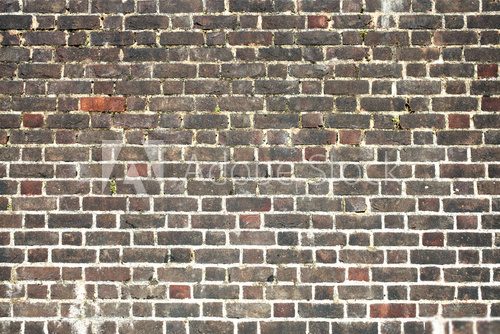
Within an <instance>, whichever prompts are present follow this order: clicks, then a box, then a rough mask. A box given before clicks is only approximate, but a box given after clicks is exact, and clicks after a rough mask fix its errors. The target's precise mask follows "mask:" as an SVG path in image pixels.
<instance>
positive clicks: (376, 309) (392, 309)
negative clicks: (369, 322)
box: [370, 304, 416, 318]
mask: <svg viewBox="0 0 500 334" xmlns="http://www.w3.org/2000/svg"><path fill="white" fill-rule="evenodd" d="M415 316H416V305H415V304H373V305H370V317H372V318H414V317H415Z"/></svg>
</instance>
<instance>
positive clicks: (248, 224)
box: [240, 215, 260, 228]
mask: <svg viewBox="0 0 500 334" xmlns="http://www.w3.org/2000/svg"><path fill="white" fill-rule="evenodd" d="M240 227H241V228H259V227H260V216H259V215H241V216H240Z"/></svg>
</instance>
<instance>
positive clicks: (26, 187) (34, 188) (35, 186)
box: [21, 181, 42, 195]
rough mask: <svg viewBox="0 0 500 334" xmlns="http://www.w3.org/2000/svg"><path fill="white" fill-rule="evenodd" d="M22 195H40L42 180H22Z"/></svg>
mask: <svg viewBox="0 0 500 334" xmlns="http://www.w3.org/2000/svg"><path fill="white" fill-rule="evenodd" d="M21 194H22V195H41V194H42V182H41V181H23V182H21Z"/></svg>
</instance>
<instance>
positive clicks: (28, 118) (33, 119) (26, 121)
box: [23, 114, 43, 128]
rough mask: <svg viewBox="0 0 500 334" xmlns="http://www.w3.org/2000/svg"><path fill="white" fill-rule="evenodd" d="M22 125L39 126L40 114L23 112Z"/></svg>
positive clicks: (40, 125) (40, 124)
mask: <svg viewBox="0 0 500 334" xmlns="http://www.w3.org/2000/svg"><path fill="white" fill-rule="evenodd" d="M23 126H24V127H26V128H40V127H42V126H43V115H42V114H24V115H23Z"/></svg>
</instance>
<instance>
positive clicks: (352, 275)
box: [348, 268, 370, 282]
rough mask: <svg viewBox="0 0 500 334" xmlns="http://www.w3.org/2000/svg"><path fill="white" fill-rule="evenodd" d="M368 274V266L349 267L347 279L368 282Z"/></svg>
mask: <svg viewBox="0 0 500 334" xmlns="http://www.w3.org/2000/svg"><path fill="white" fill-rule="evenodd" d="M368 275H369V272H368V268H349V272H348V279H349V280H350V281H365V282H368V281H369V280H370V278H369V276H368Z"/></svg>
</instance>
